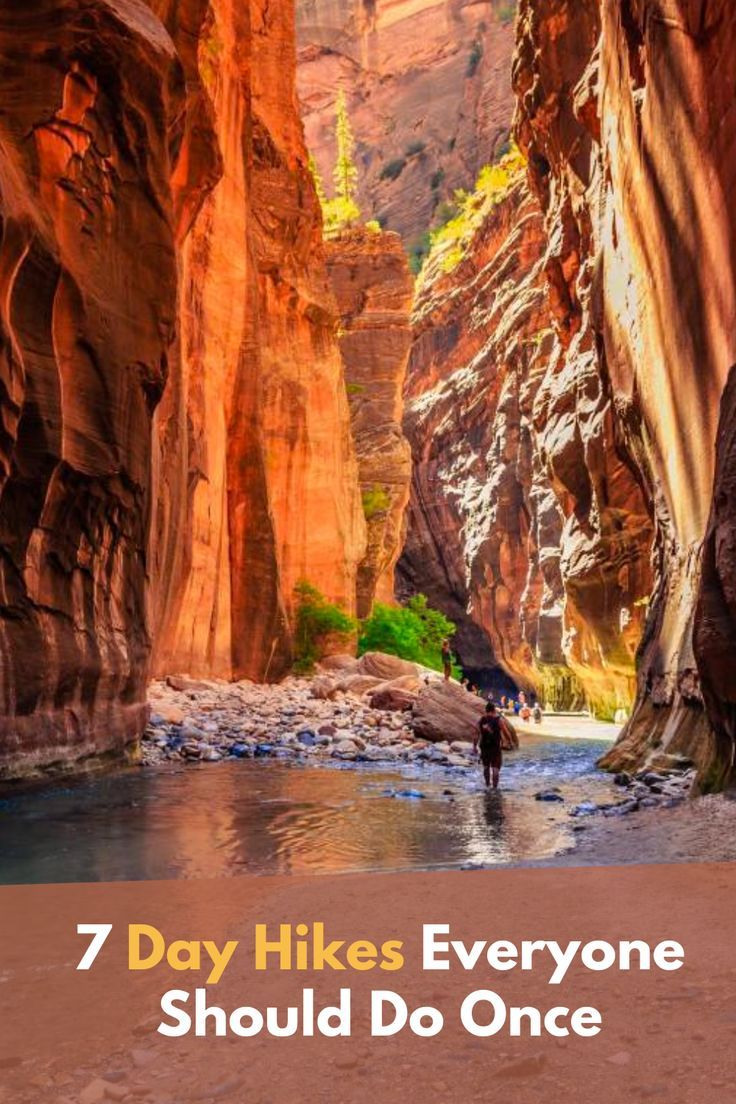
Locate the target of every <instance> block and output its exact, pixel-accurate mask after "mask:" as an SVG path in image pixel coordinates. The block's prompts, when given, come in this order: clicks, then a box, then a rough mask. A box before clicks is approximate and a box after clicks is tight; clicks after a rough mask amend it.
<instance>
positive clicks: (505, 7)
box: [493, 0, 516, 24]
mask: <svg viewBox="0 0 736 1104" xmlns="http://www.w3.org/2000/svg"><path fill="white" fill-rule="evenodd" d="M493 7H494V9H495V12H496V18H497V19H498V21H499V23H504V24H505V23H511V22H512V21H513V20H514V19H515V18H516V0H494V4H493Z"/></svg>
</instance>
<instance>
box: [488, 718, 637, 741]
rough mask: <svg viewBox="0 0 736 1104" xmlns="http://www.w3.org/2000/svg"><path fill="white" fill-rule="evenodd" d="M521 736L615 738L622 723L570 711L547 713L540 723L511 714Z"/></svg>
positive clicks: (588, 738)
mask: <svg viewBox="0 0 736 1104" xmlns="http://www.w3.org/2000/svg"><path fill="white" fill-rule="evenodd" d="M509 720H511V721H512V723H513V725H514V727H515V728H516V731H517V732H518V733H519V736H520V737H521V738H522V739H523V737H524V735H525V734H526V735H529V736H555V737H561V738H564V739H568V740H611V741H613V740H615V739H616V737H617V736H618V734H619V732H620V731H621V725H616V724H607V723H606V722H605V721H596V720H595V719H594V718H593V717H589V716H587V715H586V714H582V713H581V714H578V715H571V714H568V713H549V714H546V715H545V716H544V718H543V720H542V721H541V723H540V724H535V723H534V721H522V720H520V719H519V717H512V716H511V715H509Z"/></svg>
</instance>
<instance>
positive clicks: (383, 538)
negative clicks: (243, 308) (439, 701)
mask: <svg viewBox="0 0 736 1104" xmlns="http://www.w3.org/2000/svg"><path fill="white" fill-rule="evenodd" d="M327 269H328V272H329V275H330V281H331V284H332V289H333V291H334V293H335V298H336V300H337V307H338V311H339V314H340V331H339V332H340V350H341V353H342V358H343V363H344V367H345V383H346V387H347V393H348V400H349V403H350V417H351V425H352V432H353V439H354V441H355V448H356V453H357V457H358V472H359V478H360V486H361V491H362V494H363V510H364V514H365V517H366V524H367V530H368V545H367V548H366V554H365V556H364V558H363V560H362V561H361V563H360V566H359V568H358V577H357V613H358V616H359V617H367V616H368V615H369V614H370V611H371V608H372V606H373V603H374V601H379V602H392V601H393V598H394V567H395V566H396V561H397V559H398V557H399V553H400V551H401V544H402V539H403V522H404V513H405V510H406V506H407V502H408V500H409V483H410V481H411V450H410V448H409V442H408V441H407V440H406V438H405V437H404V435H403V433H402V431H401V417H402V411H403V399H402V391H403V387H404V379H405V376H406V366H407V361H408V359H409V347H410V345H411V329H410V311H411V303H412V299H413V294H414V281H413V279H412V277H411V274H410V272H409V268H408V265H407V261H406V254H405V252H404V248H403V246H402V244H401V239H400V238H399V236H398V235H397V234H389V233H382V234H377V233H372V232H371V231H366V230H353V231H350V232H349V233H345V234H343V235H342V236H341V237H340V238H339V239H337V240H335V241H332V242H329V243H328V244H327Z"/></svg>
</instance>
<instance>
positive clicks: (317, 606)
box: [294, 580, 357, 674]
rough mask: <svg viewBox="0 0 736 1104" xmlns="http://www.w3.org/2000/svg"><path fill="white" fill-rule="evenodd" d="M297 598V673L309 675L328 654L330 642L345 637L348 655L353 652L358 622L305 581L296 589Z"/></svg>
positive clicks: (295, 640) (295, 662)
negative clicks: (326, 653)
mask: <svg viewBox="0 0 736 1104" xmlns="http://www.w3.org/2000/svg"><path fill="white" fill-rule="evenodd" d="M294 592H295V595H296V633H295V637H294V670H295V671H296V672H297V673H298V674H307V673H308V672H309V671H311V670H312V668H313V667H314V665H315V663H316V662H317V661H318V660H319V659H321V658H322V656H323V655H324V654H325V645H326V644H327V642H328V640H332V641H334V640H335V638H336V637H337V638H339V637H344V649H343V650H344V651H349V650H350V647H351V642H352V644H353V646H354V636H355V631H356V629H357V622H356V621H355V619H354V618H353V617H351V616H350V614H348V613H346V612H345V610H344V609H342V607H341V606H338V605H336V604H335V603H334V602H330V601H328V599H327V598H325V596H324V594H322V592H321V591H319V590H317V588H316V587H314V586H312V585H311V583H308V582H306V581H304V580H303V581H302V582H299V583H297V585H296V587H295V588H294Z"/></svg>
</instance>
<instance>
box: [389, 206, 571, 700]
mask: <svg viewBox="0 0 736 1104" xmlns="http://www.w3.org/2000/svg"><path fill="white" fill-rule="evenodd" d="M543 246H544V232H543V227H542V223H541V218H540V215H539V211H538V208H537V206H536V204H535V203H534V201H533V200H532V199H530V198H529V197H528V196H527V195H526V194H525V191H524V189H523V188H522V187H518V188H517V189H516V191H515V192H514V193H513V195H512V196H511V197H510V198H509V199H508V200H507V201H506V202H505V203H504V204H503V205H502V206H501V207H497V208H496V209H495V211H493V212H492V214H491V215H490V217H489V218H488V219H487V220H486V222H485V223H484V225H483V226H482V227H481V228H480V229H479V230H478V232H477V233H476V235H475V237H474V239H473V241H472V243H471V245H470V247H469V249H468V250H467V254H466V257H465V259H464V260H463V261H462V262H461V264H460V265H459V266H458V267H456V268H453V269H452V270H451V271H445V269H446V268H447V265H446V263H445V257H444V254H438V255H436V256H434V257H433V258H432V261H431V262H430V263H429V265H428V266H426V267H425V269H424V271H423V273H422V275H421V277H420V282H419V286H418V289H417V297H416V302H415V306H414V314H413V319H412V322H413V332H414V341H413V346H412V352H411V359H410V364H409V373H408V378H407V386H406V412H405V418H404V428H405V432H406V435H407V437H408V438H409V441H410V442H411V447H412V456H413V464H414V467H413V476H412V491H411V501H410V507H409V513H408V524H407V535H406V544H405V547H404V551H403V554H402V557H401V560H400V563H399V573H398V580H399V589H400V590H401V591H402V592H403V591H406V592H410V593H411V592H420V593H425V594H426V595H427V596H428V598H429V601H430V604H432V605H434V606H436V607H437V608H439V609H442V610H443V611H445V612H446V613H447V614H448V616H450V617H451V618H452V620H453V621H454V622H455V623H456V625H457V626H458V632H457V635H456V637H455V641H454V643H455V646H456V648H457V650H458V653H459V655H460V657H461V659H462V661H463V663H464V665H465V666H466V667H468V668H473V669H478V668H488V667H492V666H494V665H496V664H497V663H498V664H501V665H503V666H504V667H505V669H506V670H507V672H508V673H509V674H511V675H513V676H514V677H515V678H516V679H517V680H518V681H519V682H520V683H522V684H524V685H526V686H531V685H532V684H533V682H534V677H535V675H534V651H535V646H536V643H537V635H538V631H539V621H540V614H541V613H542V608H541V607H542V606H544V614H543V617H544V627H543V630H542V631H543V634H544V636H545V638H546V643H545V648H546V650H547V652H548V653H549V658H550V659H551V661H552V662H559V661H560V660H561V623H560V610H561V591H562V586H561V579H560V574H559V547H558V535H559V528H560V519H559V515H558V511H557V510H556V506H555V504H554V501H550V499H551V496H549V495H548V496H547V499H548V502H547V505H549V506H551V510H552V517H551V518H548V519H547V521H546V527H547V530H549V528H550V522H551V529H552V532H553V533H554V537H553V540H552V542H551V543H552V560H548V562H547V563H546V564H545V565H544V573H545V576H546V579H547V584H546V591H545V593H544V595H542V591H543V589H544V584H543V582H542V578H541V576H540V565H539V559H538V556H537V551H538V549H537V539H538V531H537V525H536V519H537V509H536V503H537V496H533V495H532V488H531V483H532V480H533V475H532V467H533V463H534V457H533V447H532V443H531V436H530V432H531V426H530V423H529V414H530V396H531V395H532V394H533V390H534V389H535V387H536V385H537V384H536V381H537V379H538V375H539V372H540V370H541V371H542V372H543V371H544V359H543V357H542V356H541V355H540V347H539V345H538V343H537V340H536V338H537V334H538V333H539V332H540V331H541V330H542V329H543V327H544V324H545V302H546V301H545V294H544V289H543V274H542V273H541V271H540V263H541V256H542V251H543ZM530 386H531V388H532V389H531V390H530V389H529V388H530ZM522 393H523V398H522ZM522 407H524V408H525V409H524V410H522ZM540 505H542V503H540ZM542 513H544V505H542ZM542 539H543V541H544V543H545V546H549V545H550V539H549V533H548V532H545V534H544V535H543V536H542ZM550 618H551V619H554V620H555V621H556V624H555V626H554V627H552V626H551V624H550Z"/></svg>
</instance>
